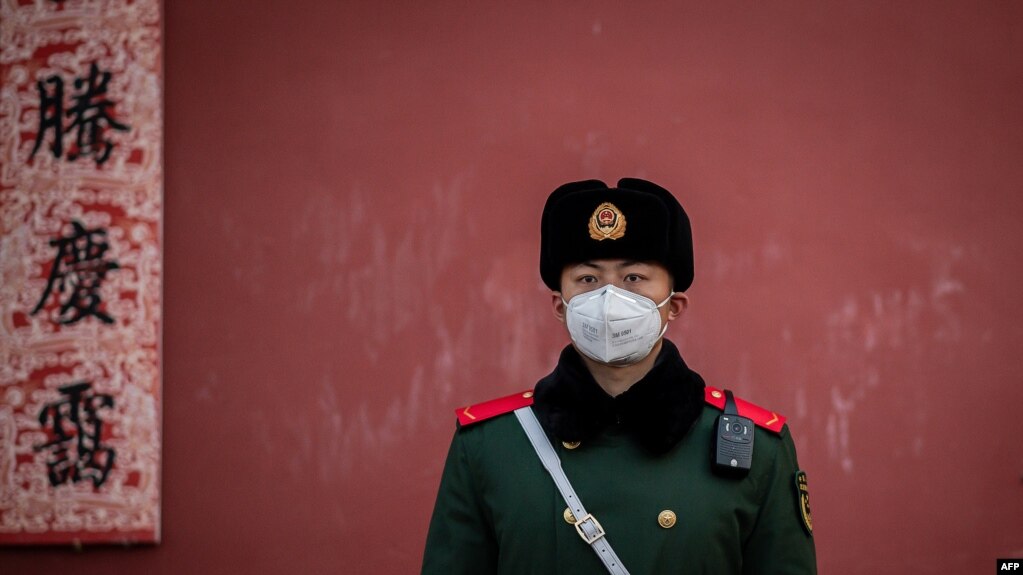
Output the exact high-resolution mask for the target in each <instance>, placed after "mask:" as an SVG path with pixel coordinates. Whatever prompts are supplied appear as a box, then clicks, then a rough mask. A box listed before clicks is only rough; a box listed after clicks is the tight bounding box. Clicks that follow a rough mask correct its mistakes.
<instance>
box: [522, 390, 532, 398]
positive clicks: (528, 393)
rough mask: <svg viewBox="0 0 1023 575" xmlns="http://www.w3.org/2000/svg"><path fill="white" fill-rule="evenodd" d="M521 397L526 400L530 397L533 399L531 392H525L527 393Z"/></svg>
mask: <svg viewBox="0 0 1023 575" xmlns="http://www.w3.org/2000/svg"><path fill="white" fill-rule="evenodd" d="M522 397H524V398H526V399H529V398H530V397H533V392H532V391H527V392H525V393H523V394H522Z"/></svg>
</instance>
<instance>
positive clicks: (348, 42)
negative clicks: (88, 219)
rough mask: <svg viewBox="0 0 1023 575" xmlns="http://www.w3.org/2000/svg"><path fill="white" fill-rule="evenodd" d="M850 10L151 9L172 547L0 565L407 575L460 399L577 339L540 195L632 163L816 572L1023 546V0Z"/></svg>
mask: <svg viewBox="0 0 1023 575" xmlns="http://www.w3.org/2000/svg"><path fill="white" fill-rule="evenodd" d="M626 4H628V7H626ZM860 4H861V3H849V2H838V1H834V2H800V3H796V2H762V3H751V2H736V3H706V2H685V3H681V2H632V3H619V2H599V3H593V2H575V3H561V5H560V6H559V7H551V6H548V5H547V3H541V2H530V3H522V2H520V3H510V2H505V3H497V2H494V3H487V4H486V5H483V4H481V3H467V2H404V3H388V4H387V5H382V4H381V3H377V2H359V3H354V2H346V3H343V2H331V1H322V2H304V3H301V5H299V4H298V3H292V2H252V1H247V2H241V1H218V2H169V3H167V5H166V6H165V24H166V61H165V64H166V117H165V120H166V158H165V165H166V213H165V245H166V255H165V276H164V277H165V281H166V284H165V304H164V314H165V318H164V319H165V332H164V348H163V354H164V355H163V357H164V362H165V371H164V376H165V380H164V394H165V395H164V397H165V411H164V440H165V451H164V478H163V490H164V502H163V512H164V518H163V519H164V520H163V543H162V544H161V545H159V546H157V547H150V548H145V547H143V548H134V549H128V550H125V549H117V548H87V549H86V550H85V551H84V552H82V553H76V552H74V551H71V550H65V549H18V550H6V551H3V552H2V554H0V563H2V565H3V569H2V571H3V572H4V573H9V572H16V573H36V572H38V573H44V572H52V571H53V570H55V569H71V568H73V569H74V570H75V572H76V573H79V574H100V573H129V572H138V573H143V572H144V573H166V574H179V573H243V572H251V573H303V574H304V573H372V574H402V573H411V572H415V571H417V569H418V566H419V561H420V558H421V554H422V544H423V539H424V536H425V532H426V527H427V522H428V519H429V513H430V510H431V507H432V504H433V497H434V494H435V492H436V488H437V482H438V478H439V474H440V470H441V464H442V459H443V456H444V453H445V451H446V449H447V443H448V441H449V440H450V436H451V434H452V432H453V430H454V414H453V408H454V407H455V406H456V405H459V404H463V403H468V402H473V401H478V400H483V399H487V398H490V397H494V396H497V395H501V394H506V393H510V392H512V391H515V390H518V389H523V388H526V387H530V386H532V385H533V383H534V382H535V380H536V379H537V378H539V377H541V376H542V375H544V374H545V373H547V372H548V371H549V369H550V368H551V366H552V365H553V362H554V360H555V357H556V354H557V351H558V349H559V348H560V347H561V346H562V345H563V344H564V343H565V342H566V341H567V338H566V336H565V334H564V333H563V330H562V329H561V328H560V326H559V325H558V324H556V323H555V320H554V319H553V318H552V317H551V314H550V312H549V311H548V300H549V298H548V297H547V292H546V291H545V290H544V289H543V288H542V284H541V283H540V281H539V278H538V272H537V251H538V222H539V217H540V211H541V209H542V206H543V201H544V199H545V198H546V195H547V193H548V192H549V191H550V190H551V189H553V187H554V186H556V185H558V184H560V183H562V182H565V181H569V180H573V179H583V178H591V177H596V178H602V179H605V180H616V179H617V178H619V177H622V176H639V177H647V178H650V179H653V180H654V181H657V182H659V183H661V184H663V185H665V186H666V187H668V188H669V189H671V190H673V191H674V192H675V193H676V194H677V195H678V197H679V198H680V199H681V201H682V202H683V204H684V205H685V206H686V208H687V210H688V211H689V213H690V216H691V218H692V220H693V228H694V234H695V242H696V281H695V284H694V286H693V288H692V290H691V291H690V295H691V297H692V305H691V308H690V313H689V314H688V316H687V319H686V321H685V322H684V323H683V324H682V325H676V326H673V327H672V329H671V330H670V332H669V337H671V338H672V339H674V340H675V341H676V342H677V343H679V345H680V348H681V349H682V352H683V355H684V356H685V357H686V359H687V361H688V362H689V364H690V365H691V366H693V367H694V369H696V370H697V371H699V372H700V373H702V374H703V375H704V377H705V378H706V379H707V381H708V382H709V383H710V384H712V385H716V386H719V387H731V388H733V389H735V390H737V393H739V394H740V395H742V396H745V397H747V398H749V399H751V400H753V401H755V402H758V403H761V404H764V405H766V406H768V407H771V408H773V409H775V410H777V411H779V412H782V413H785V414H787V415H788V416H789V417H790V425H791V428H792V430H793V433H794V435H795V437H796V441H797V445H798V448H799V451H800V462H801V464H802V466H803V467H804V468H805V469H806V470H807V471H808V472H809V477H810V488H811V502H812V505H813V512H814V516H815V520H816V521H815V533H816V535H815V536H816V539H817V548H818V555H819V560H820V567H821V572H822V573H831V574H839V575H842V574H854V573H870V574H888V573H890V574H896V573H898V574H900V575H901V574H904V573H988V572H990V571H991V568H992V564H993V563H994V559H995V558H996V557H1004V556H1013V555H1015V556H1017V557H1019V556H1023V483H1021V474H1023V441H1021V437H1023V418H1021V417H1019V415H1018V413H1017V410H1018V408H1019V406H1020V405H1021V404H1023V386H1021V385H1020V375H1019V374H1020V373H1021V372H1023V369H1021V368H1023V360H1021V355H1023V354H1021V353H1020V350H1021V349H1023V347H1021V346H1023V328H1021V321H1020V320H1021V319H1023V318H1021V313H1020V306H1019V296H1018V292H1019V290H1020V289H1021V288H1020V286H1021V283H1023V268H1021V266H1020V258H1019V255H1018V254H1019V251H1020V250H1019V246H1018V244H1019V241H1020V239H1021V234H1020V231H1019V222H1020V221H1021V219H1023V198H1021V196H1020V191H1021V184H1023V162H1021V158H1023V131H1021V127H1023V106H1021V105H1020V102H1021V97H1023V58H1021V56H1020V55H1021V54H1023V4H1019V3H1015V2H998V3H995V2H983V3H980V2H958V3H948V2H942V3H939V2H897V3H894V5H893V6H887V5H885V6H882V5H881V3H863V4H870V6H861V5H860ZM711 6H713V7H711Z"/></svg>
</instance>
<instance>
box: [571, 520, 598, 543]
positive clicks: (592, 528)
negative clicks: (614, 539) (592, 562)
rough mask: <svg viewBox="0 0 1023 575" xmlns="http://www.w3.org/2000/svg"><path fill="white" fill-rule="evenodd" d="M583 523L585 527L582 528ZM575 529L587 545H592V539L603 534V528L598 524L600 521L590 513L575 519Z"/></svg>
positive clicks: (594, 539)
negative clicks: (577, 519)
mask: <svg viewBox="0 0 1023 575" xmlns="http://www.w3.org/2000/svg"><path fill="white" fill-rule="evenodd" d="M584 524H585V525H586V528H585V529H584V528H583V525H584ZM575 530H576V531H577V532H579V537H582V538H583V541H585V542H586V544H587V545H593V542H594V541H596V540H597V539H600V538H601V537H603V536H604V528H603V527H601V526H600V522H599V521H597V518H596V517H594V516H593V514H592V513H587V514H586V517H583V518H582V519H580V520H579V521H576V522H575ZM587 532H588V533H589V534H587Z"/></svg>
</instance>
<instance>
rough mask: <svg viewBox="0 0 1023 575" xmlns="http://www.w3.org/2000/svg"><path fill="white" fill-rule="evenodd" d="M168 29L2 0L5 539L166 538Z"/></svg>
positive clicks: (94, 9)
mask: <svg viewBox="0 0 1023 575" xmlns="http://www.w3.org/2000/svg"><path fill="white" fill-rule="evenodd" d="M160 30H161V29H160V4H159V2H158V0H134V1H130V0H65V1H55V0H45V1H44V0H32V1H27V0H4V1H3V2H0V80H2V83H0V543H6V544H12V543H15V544H17V543H65V542H67V543H74V542H155V541H158V540H159V534H160V529H159V527H160V411H161V395H160V393H161V385H160V355H159V344H160V326H161V317H160V295H161V291H160V290H161V287H160V286H161V217H162V216H161V214H162V150H161V146H162V107H161V90H162V68H161V39H160Z"/></svg>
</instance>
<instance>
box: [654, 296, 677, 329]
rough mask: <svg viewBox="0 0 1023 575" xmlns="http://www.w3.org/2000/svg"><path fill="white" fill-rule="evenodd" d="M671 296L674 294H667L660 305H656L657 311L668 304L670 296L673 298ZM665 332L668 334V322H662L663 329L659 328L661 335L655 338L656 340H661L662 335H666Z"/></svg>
mask: <svg viewBox="0 0 1023 575" xmlns="http://www.w3.org/2000/svg"><path fill="white" fill-rule="evenodd" d="M673 295H675V292H671V293H670V294H668V297H666V298H664V301H662V302H661V303H659V304H657V309H661V308H662V307H664V304H666V303H668V301H670V300H671V296H673ZM667 332H668V322H664V327H662V328H661V335H659V336H657V339H661V338H662V337H664V334H665V333H667Z"/></svg>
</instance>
